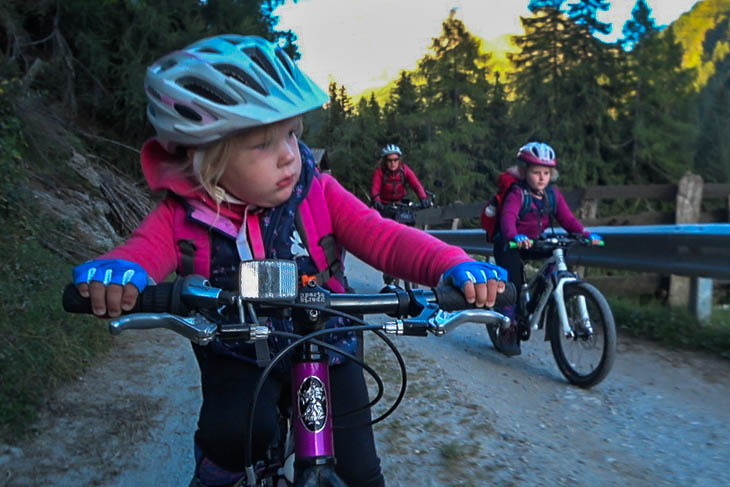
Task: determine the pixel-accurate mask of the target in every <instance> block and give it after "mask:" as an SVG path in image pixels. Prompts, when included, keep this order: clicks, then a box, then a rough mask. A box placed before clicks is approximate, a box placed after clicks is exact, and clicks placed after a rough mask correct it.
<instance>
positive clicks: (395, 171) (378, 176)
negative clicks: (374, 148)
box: [370, 144, 433, 212]
mask: <svg viewBox="0 0 730 487" xmlns="http://www.w3.org/2000/svg"><path fill="white" fill-rule="evenodd" d="M408 186H410V187H411V189H413V191H415V192H416V196H418V199H419V200H420V201H421V208H424V209H425V208H430V207H431V206H432V205H433V201H431V198H429V196H428V193H426V190H425V189H423V185H422V184H421V181H419V180H418V176H416V173H414V172H413V170H412V169H411V168H410V167H408V165H406V163H405V162H403V152H402V151H401V149H400V147H398V146H397V145H395V144H388V145H386V146H385V147H383V149H382V150H381V151H380V162H379V163H378V166H377V167H376V168H375V171H374V172H373V181H372V185H371V187H370V198H372V200H373V206H374V207H375V209H377V210H378V211H381V212H382V210H383V208H384V207H385V205H387V204H388V203H398V202H400V201H402V200H403V198H405V197H406V195H407V194H408Z"/></svg>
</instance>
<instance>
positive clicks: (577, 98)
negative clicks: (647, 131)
mask: <svg viewBox="0 0 730 487" xmlns="http://www.w3.org/2000/svg"><path fill="white" fill-rule="evenodd" d="M535 3H537V2H535ZM561 3H562V2H553V4H561ZM581 5H583V6H585V8H582V9H579V8H578V7H579V6H581ZM591 5H592V4H591ZM589 7H590V5H588V4H584V2H577V3H574V4H573V12H574V13H575V14H576V15H579V16H580V18H578V19H576V20H573V19H571V18H570V17H569V16H568V15H566V13H564V12H562V11H560V10H559V9H558V8H555V7H553V6H543V7H541V8H536V9H535V11H534V14H533V16H532V17H529V18H522V19H521V20H522V24H523V26H524V29H525V34H524V35H522V36H516V37H515V38H514V40H515V42H516V43H517V45H518V46H519V47H520V48H521V51H520V52H518V53H516V54H514V55H512V56H510V59H511V61H512V63H513V64H514V66H515V72H514V73H513V76H512V79H511V82H512V89H513V92H514V94H515V98H516V104H515V117H516V122H517V123H518V124H519V126H520V127H521V130H520V131H521V133H522V134H523V137H524V138H523V142H525V141H527V140H542V141H545V142H548V143H550V144H551V145H553V147H555V149H556V151H557V152H558V154H559V158H560V160H561V173H562V174H563V180H564V181H565V182H566V183H567V185H569V186H585V185H587V184H595V183H596V182H598V181H599V180H601V178H602V177H603V175H602V174H603V172H604V171H605V166H606V161H605V160H604V156H603V153H604V151H605V149H604V147H605V146H606V145H607V144H608V141H607V139H610V134H611V133H612V130H611V127H610V120H609V117H608V112H609V110H608V108H609V106H610V87H609V83H610V80H611V78H612V77H611V76H610V73H611V71H610V63H609V62H608V61H609V59H610V52H609V51H608V50H607V48H606V47H605V45H604V44H603V43H601V42H600V41H599V40H598V39H596V38H595V37H594V36H593V35H592V33H591V28H592V27H591V26H595V23H594V22H593V21H591V20H590V19H589V18H588V17H587V14H588V13H590V12H591V9H590V8H589Z"/></svg>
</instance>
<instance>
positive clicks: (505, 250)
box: [494, 142, 602, 355]
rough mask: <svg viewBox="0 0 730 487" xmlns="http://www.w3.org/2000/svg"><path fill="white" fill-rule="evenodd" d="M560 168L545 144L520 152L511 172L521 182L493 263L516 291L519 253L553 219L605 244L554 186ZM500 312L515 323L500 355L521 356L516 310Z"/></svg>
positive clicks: (507, 206) (510, 198) (505, 214)
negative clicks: (500, 267)
mask: <svg viewBox="0 0 730 487" xmlns="http://www.w3.org/2000/svg"><path fill="white" fill-rule="evenodd" d="M557 164H558V163H557V159H556V157H555V151H554V150H553V148H552V147H550V146H549V145H548V144H545V143H543V142H529V143H527V144H525V145H524V146H522V147H521V148H520V150H519V151H518V152H517V166H515V167H513V168H510V169H509V171H512V172H514V173H516V174H519V176H520V181H519V182H517V183H514V184H513V185H512V187H511V188H510V189H509V191H508V192H507V195H506V196H505V198H504V202H503V204H502V208H501V211H500V214H499V232H497V234H496V236H495V238H494V260H495V262H496V263H497V264H498V265H500V266H502V267H504V268H505V269H506V270H507V274H508V276H509V281H510V282H512V283H513V284H514V285H515V286H516V287H517V289H520V288H521V287H522V282H523V275H522V274H523V264H522V257H521V255H520V252H524V251H527V250H528V249H529V248H530V247H531V246H532V240H534V239H536V238H538V237H540V235H542V234H543V233H544V232H545V231H546V230H548V229H549V228H550V227H552V225H553V218H554V219H555V220H556V221H557V222H558V224H560V226H562V227H563V228H564V229H565V230H566V231H567V232H570V233H578V234H584V235H585V236H586V237H589V238H590V239H591V242H592V243H593V244H594V245H599V244H600V242H601V240H602V238H601V236H600V235H598V234H595V233H590V232H586V231H585V229H584V228H583V225H582V224H581V223H580V221H578V219H577V218H576V217H575V216H574V215H573V212H572V211H570V208H569V207H568V204H567V203H566V202H565V198H563V195H562V193H561V192H560V190H558V188H557V186H555V184H553V183H554V181H555V180H556V179H557V169H556V167H557ZM510 242H515V244H516V246H517V248H510V247H509V243H510ZM501 311H502V313H503V314H505V315H507V316H509V317H510V318H511V319H512V326H511V327H510V328H509V329H507V330H502V331H501V333H500V335H499V336H500V347H499V348H500V351H501V352H502V353H504V354H505V355H519V354H520V353H521V350H520V333H519V330H518V329H517V322H518V320H517V319H516V318H517V317H516V310H515V306H510V307H508V308H506V309H502V310H501Z"/></svg>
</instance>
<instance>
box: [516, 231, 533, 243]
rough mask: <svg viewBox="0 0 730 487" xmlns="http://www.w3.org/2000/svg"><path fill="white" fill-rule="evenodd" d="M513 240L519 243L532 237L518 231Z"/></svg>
mask: <svg viewBox="0 0 730 487" xmlns="http://www.w3.org/2000/svg"><path fill="white" fill-rule="evenodd" d="M512 240H514V241H515V242H517V243H520V242H524V241H525V240H530V239H529V238H528V237H527V235H523V234H521V233H518V234H517V235H515V238H513V239H512Z"/></svg>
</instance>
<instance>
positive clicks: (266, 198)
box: [218, 117, 302, 208]
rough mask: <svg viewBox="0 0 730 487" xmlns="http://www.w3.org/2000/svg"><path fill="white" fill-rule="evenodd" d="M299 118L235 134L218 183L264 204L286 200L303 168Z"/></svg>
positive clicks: (235, 194) (258, 203)
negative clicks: (298, 141) (298, 142)
mask: <svg viewBox="0 0 730 487" xmlns="http://www.w3.org/2000/svg"><path fill="white" fill-rule="evenodd" d="M300 124H301V122H300V120H299V118H297V117H295V118H290V119H287V120H283V121H281V122H277V123H274V124H271V125H266V126H263V127H258V128H255V129H253V130H249V131H247V132H245V133H242V134H238V135H233V136H232V137H234V138H235V139H234V140H233V149H234V150H232V151H230V152H229V154H230V156H229V157H228V160H227V161H224V164H225V170H224V171H223V176H222V177H221V179H220V181H219V182H218V184H219V185H220V186H222V187H223V188H225V190H226V191H227V192H229V193H230V194H232V195H233V196H235V197H236V198H238V199H240V200H242V201H245V202H246V203H250V204H252V205H256V206H259V207H262V208H273V207H275V206H279V205H280V204H282V203H284V202H285V201H286V200H288V199H289V197H290V196H291V194H292V190H293V189H294V185H295V184H296V183H297V181H299V175H300V173H301V172H302V159H301V156H300V155H299V146H298V145H297V135H296V134H297V131H298V129H299V127H300Z"/></svg>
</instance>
